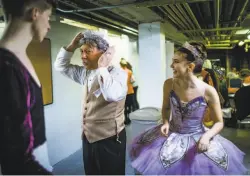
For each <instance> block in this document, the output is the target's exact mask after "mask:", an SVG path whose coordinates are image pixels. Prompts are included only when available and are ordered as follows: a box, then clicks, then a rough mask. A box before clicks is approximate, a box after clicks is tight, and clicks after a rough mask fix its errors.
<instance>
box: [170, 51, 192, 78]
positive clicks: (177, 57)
mask: <svg viewBox="0 0 250 176" xmlns="http://www.w3.org/2000/svg"><path fill="white" fill-rule="evenodd" d="M171 68H172V69H173V76H174V78H180V77H185V76H187V74H188V73H192V71H193V66H192V63H191V62H190V61H188V60H187V59H186V54H185V53H181V52H176V53H175V54H174V57H173V59H172V64H171ZM188 70H190V71H188Z"/></svg>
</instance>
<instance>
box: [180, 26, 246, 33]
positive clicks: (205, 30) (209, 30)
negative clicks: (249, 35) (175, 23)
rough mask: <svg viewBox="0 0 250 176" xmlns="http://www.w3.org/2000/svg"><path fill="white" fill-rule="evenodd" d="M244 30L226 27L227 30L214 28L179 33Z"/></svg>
mask: <svg viewBox="0 0 250 176" xmlns="http://www.w3.org/2000/svg"><path fill="white" fill-rule="evenodd" d="M242 29H245V28H243V27H227V28H218V29H216V28H214V29H194V30H181V31H179V32H180V33H187V32H216V31H232V30H242Z"/></svg>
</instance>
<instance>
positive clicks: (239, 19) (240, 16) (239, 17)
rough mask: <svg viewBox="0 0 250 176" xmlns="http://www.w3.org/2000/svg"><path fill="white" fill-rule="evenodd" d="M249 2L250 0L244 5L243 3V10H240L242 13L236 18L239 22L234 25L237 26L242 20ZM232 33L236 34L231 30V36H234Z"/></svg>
mask: <svg viewBox="0 0 250 176" xmlns="http://www.w3.org/2000/svg"><path fill="white" fill-rule="evenodd" d="M248 2H249V0H246V1H245V3H244V5H243V7H242V9H241V11H240V14H239V16H238V18H237V20H236V21H237V22H236V23H235V24H234V27H236V26H237V24H238V22H240V21H241V18H242V16H243V14H244V12H245V10H246V7H247V5H248ZM232 35H234V31H232V32H231V36H232Z"/></svg>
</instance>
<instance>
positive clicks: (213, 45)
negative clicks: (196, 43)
mask: <svg viewBox="0 0 250 176" xmlns="http://www.w3.org/2000/svg"><path fill="white" fill-rule="evenodd" d="M220 46H230V43H220V44H213V43H212V44H207V45H206V47H220Z"/></svg>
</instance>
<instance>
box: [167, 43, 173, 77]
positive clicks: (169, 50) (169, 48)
mask: <svg viewBox="0 0 250 176" xmlns="http://www.w3.org/2000/svg"><path fill="white" fill-rule="evenodd" d="M166 53H167V56H166V78H167V79H169V78H173V70H172V68H171V64H172V60H173V57H174V43H173V42H171V41H166Z"/></svg>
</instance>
